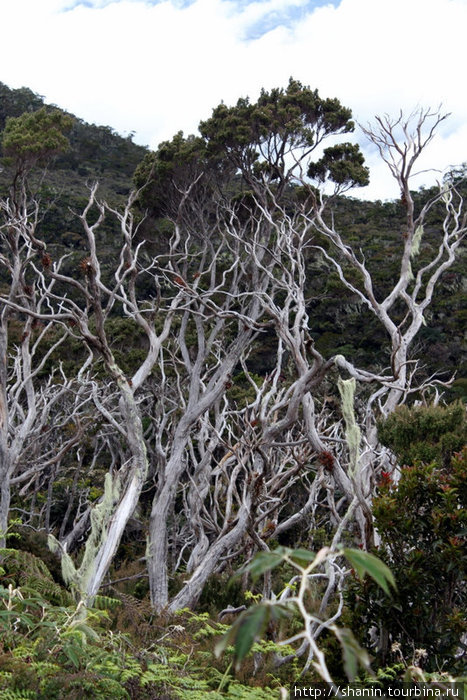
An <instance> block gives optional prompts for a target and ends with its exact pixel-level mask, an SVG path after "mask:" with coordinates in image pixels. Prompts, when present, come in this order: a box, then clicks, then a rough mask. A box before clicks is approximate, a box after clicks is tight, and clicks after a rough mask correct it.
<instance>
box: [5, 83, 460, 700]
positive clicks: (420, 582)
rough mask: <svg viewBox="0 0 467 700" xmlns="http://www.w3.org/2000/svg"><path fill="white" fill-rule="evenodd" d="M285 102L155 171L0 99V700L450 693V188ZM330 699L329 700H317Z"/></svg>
mask: <svg viewBox="0 0 467 700" xmlns="http://www.w3.org/2000/svg"><path fill="white" fill-rule="evenodd" d="M444 119H445V116H444V115H443V114H441V113H439V112H431V111H429V110H423V109H421V110H419V111H418V112H417V113H416V114H413V115H411V116H410V117H409V118H407V119H405V118H404V116H403V115H401V116H400V117H399V118H398V119H396V120H393V121H392V120H390V118H389V117H386V118H381V119H377V120H376V121H375V124H374V125H373V126H372V127H368V130H367V131H366V136H367V138H368V139H369V140H370V141H371V142H372V143H373V145H374V146H375V147H376V148H377V149H378V150H379V152H380V155H381V157H382V158H383V160H384V161H385V162H386V163H387V165H388V167H389V168H390V169H391V172H392V174H393V176H394V177H395V178H396V180H397V182H398V185H399V188H400V192H401V196H400V199H399V200H397V201H387V202H380V201H378V202H365V201H361V200H359V199H356V198H355V197H352V194H351V193H352V191H353V188H356V187H359V186H363V185H365V184H367V182H368V178H369V177H370V176H371V174H370V173H369V171H368V169H367V167H366V166H365V163H364V159H363V155H362V153H361V151H360V149H359V147H358V146H357V145H355V144H353V143H350V142H349V141H348V140H347V139H348V136H347V135H348V134H349V133H351V132H352V131H353V130H354V123H353V121H352V115H351V112H350V110H349V109H347V108H346V107H344V106H342V105H341V103H340V102H339V101H338V99H334V98H333V99H330V98H322V97H321V96H320V95H319V94H318V93H317V91H314V90H311V89H310V88H308V87H306V86H303V85H302V84H301V83H299V82H297V81H295V80H293V79H291V80H290V82H289V85H288V86H287V87H286V88H278V89H274V90H271V91H270V92H267V91H265V90H263V91H262V92H261V94H260V96H259V98H258V99H257V101H256V102H252V101H250V99H248V98H241V99H239V101H238V102H237V104H236V105H234V106H232V107H228V106H227V105H224V104H221V105H219V106H218V107H216V108H214V109H213V111H212V115H211V117H210V118H208V119H207V120H205V121H203V122H201V123H200V125H199V133H198V134H197V135H192V136H184V134H182V133H178V134H176V135H174V137H173V139H172V140H171V141H167V142H164V143H161V144H160V145H159V147H158V149H157V150H156V151H155V152H151V151H149V150H148V149H147V148H143V147H141V146H138V145H136V144H134V143H133V141H132V138H131V137H127V138H124V137H121V136H120V135H118V134H117V133H115V132H114V131H113V130H112V129H111V128H110V127H108V126H95V125H89V124H86V123H84V122H83V121H82V120H80V119H79V118H77V117H75V116H74V115H71V114H67V113H65V112H64V111H63V110H59V109H57V108H56V107H54V106H50V105H46V104H44V101H43V99H42V98H41V97H39V96H38V95H35V94H34V93H33V92H31V91H30V90H29V89H27V88H21V89H19V90H12V89H10V88H8V87H7V86H6V85H3V84H1V83H0V144H1V158H2V161H1V162H2V166H1V171H0V212H1V218H0V236H1V251H0V263H1V265H0V481H1V485H0V547H1V548H0V627H1V630H2V635H1V639H0V697H2V698H37V697H38V698H45V697H47V698H82V697H83V698H84V697H101V698H114V697H115V698H160V699H162V698H166V699H167V700H169V699H171V698H186V699H190V700H196V699H197V698H205V697H212V698H213V699H214V698H221V697H232V698H242V697H244V698H252V699H253V698H287V697H289V694H290V697H294V695H293V692H292V688H293V687H294V684H296V686H297V687H306V686H307V685H308V684H310V683H316V682H319V681H324V682H327V683H329V684H337V685H339V684H342V683H344V682H348V681H353V682H358V683H359V684H360V685H361V686H362V687H364V688H381V689H384V688H387V687H388V686H389V685H391V686H394V685H395V684H397V683H400V682H403V681H405V682H411V683H416V682H432V683H436V684H437V686H436V687H440V688H443V687H444V688H446V687H447V685H446V684H449V683H452V682H454V680H457V681H460V680H465V678H466V677H467V670H466V657H467V653H466V652H467V616H466V609H467V587H466V569H467V550H466V537H467V448H466V443H467V420H466V414H465V397H466V394H467V372H466V364H467V351H466V344H465V318H466V308H467V305H466V294H467V289H466V276H465V253H464V249H463V247H462V244H463V240H464V238H465V233H466V231H467V217H466V210H465V208H464V198H465V194H466V191H467V187H466V182H465V172H464V169H463V168H459V169H458V170H455V171H452V172H451V173H449V175H447V176H446V177H445V178H444V180H443V182H441V183H440V184H439V186H438V185H437V186H436V187H433V188H427V189H421V190H419V191H413V190H412V189H411V187H410V181H411V175H412V174H413V173H414V172H416V169H417V160H418V158H419V156H420V155H421V154H422V152H424V151H425V150H426V149H429V146H430V142H431V140H432V139H433V138H436V128H437V126H438V125H439V124H440V123H441V122H442V121H443V120H444ZM329 687H331V688H332V687H333V686H332V685H331V686H329Z"/></svg>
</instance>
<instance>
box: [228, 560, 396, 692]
mask: <svg viewBox="0 0 467 700" xmlns="http://www.w3.org/2000/svg"><path fill="white" fill-rule="evenodd" d="M339 554H342V555H343V556H344V557H345V558H346V559H347V560H348V561H349V563H350V564H351V565H352V566H353V567H354V568H355V570H356V571H357V572H358V575H359V576H361V577H362V578H363V577H364V576H365V575H367V574H368V576H370V577H371V578H372V579H373V580H374V581H375V582H376V583H377V585H378V586H380V587H381V588H382V589H383V591H384V592H385V593H386V594H387V595H390V591H389V585H391V586H393V587H395V581H394V577H393V575H392V573H391V571H390V570H389V568H388V567H387V566H386V565H385V564H384V563H383V562H382V561H380V560H379V559H378V558H377V557H375V556H374V555H372V554H370V553H368V552H363V551H361V550H356V549H349V548H341V549H340V550H339V552H331V550H330V549H329V548H327V547H324V548H323V549H321V550H320V551H319V552H318V553H317V554H315V553H314V552H309V551H307V550H305V549H296V550H292V549H288V548H286V547H279V548H277V549H276V550H274V551H268V552H259V553H258V554H257V555H256V556H255V557H254V558H253V559H252V561H251V562H249V563H248V564H247V565H246V566H245V567H244V568H243V569H242V572H249V573H250V574H251V575H252V577H253V579H255V578H258V577H259V576H261V575H263V574H265V573H267V572H269V571H272V570H273V569H275V568H276V567H278V566H280V565H281V564H283V563H285V562H287V563H289V564H291V565H292V566H293V567H294V568H295V569H296V570H297V571H298V572H299V573H300V576H301V584H300V590H299V592H298V593H297V594H296V595H293V596H291V597H289V598H288V599H286V601H285V602H283V603H281V602H279V601H277V600H276V599H275V598H274V599H273V600H272V601H264V602H262V603H259V604H257V605H254V606H252V607H251V608H249V609H248V610H245V611H244V612H243V613H242V614H241V615H240V616H239V618H238V619H237V620H236V621H235V622H234V624H233V625H232V626H231V628H230V629H229V631H228V632H227V633H226V634H225V635H224V636H223V638H222V639H221V640H220V641H219V643H218V644H217V646H216V654H217V655H221V654H222V653H223V652H225V650H226V649H228V648H229V646H230V645H233V648H234V660H235V663H236V668H237V669H238V668H240V666H241V663H242V661H243V660H244V659H245V657H246V656H247V654H248V653H249V652H250V651H251V649H252V647H253V645H254V643H255V641H256V640H257V639H259V638H261V637H262V636H263V635H264V633H265V631H266V629H267V628H268V627H269V626H270V625H271V624H273V623H276V622H279V621H281V620H283V619H284V618H288V617H291V616H292V614H297V612H298V611H299V612H300V615H301V616H303V623H304V625H305V630H304V631H303V632H302V633H299V634H297V635H296V636H295V637H294V639H303V638H307V626H308V623H309V620H310V619H311V618H310V617H309V616H308V614H307V613H305V612H304V605H305V602H304V598H305V593H306V592H307V591H308V577H309V576H310V574H311V573H312V572H313V571H314V570H315V569H318V568H319V567H320V566H321V565H322V564H324V563H325V562H326V561H328V560H329V559H330V558H333V557H336V556H339ZM242 572H241V573H242ZM330 629H331V630H332V631H333V633H334V634H335V636H336V638H337V639H338V640H339V643H340V644H341V646H342V651H343V657H344V669H345V671H346V673H347V677H348V678H349V679H350V680H353V679H354V678H355V676H356V675H357V671H358V668H359V667H360V666H362V667H364V668H367V669H369V667H370V658H369V656H368V654H367V652H366V651H365V650H364V649H362V648H361V647H360V645H359V644H358V642H357V640H356V639H355V637H354V635H353V633H352V631H351V630H349V629H342V628H338V627H337V626H335V625H332V626H331V627H330ZM320 668H321V670H320V673H322V672H324V670H325V669H323V668H322V667H320ZM323 677H325V676H323Z"/></svg>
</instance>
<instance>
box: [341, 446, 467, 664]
mask: <svg viewBox="0 0 467 700" xmlns="http://www.w3.org/2000/svg"><path fill="white" fill-rule="evenodd" d="M373 514H374V518H375V525H376V528H377V530H378V532H379V533H380V535H381V539H382V544H381V546H380V547H379V549H378V556H380V557H381V558H382V559H383V560H385V561H386V562H387V563H388V565H389V566H390V567H391V570H392V572H393V574H394V578H395V582H396V585H397V591H396V592H394V594H393V598H392V600H391V601H387V600H384V601H383V600H382V598H381V596H380V594H379V592H378V590H377V589H376V588H375V586H374V585H372V584H371V582H366V583H364V584H356V583H354V584H353V585H352V586H351V589H350V593H349V604H350V607H351V608H352V610H353V620H354V621H355V624H357V622H358V625H359V628H360V629H362V628H364V629H366V631H367V632H366V633H367V634H369V630H370V628H372V627H374V628H375V629H378V630H379V631H380V639H379V641H378V645H377V646H378V653H379V659H380V661H381V662H382V663H383V664H385V663H387V662H388V660H389V659H390V647H391V645H390V640H392V641H393V642H397V643H398V644H399V645H400V648H401V650H402V654H403V656H404V657H410V655H411V654H412V653H413V650H414V649H415V648H423V649H425V650H426V652H427V660H426V667H427V668H428V669H432V670H434V669H435V668H437V666H438V665H439V664H440V663H445V664H450V668H455V664H456V661H455V658H454V657H455V653H456V649H457V648H458V646H459V644H460V638H461V636H462V634H463V633H464V632H465V630H466V629H467V620H466V618H465V610H466V609H467V591H466V588H465V578H466V575H467V547H466V543H467V536H466V535H467V448H466V449H464V450H463V452H462V453H459V454H457V455H453V456H452V458H451V460H450V464H449V466H447V467H443V466H441V465H440V464H439V463H430V464H424V463H416V464H415V465H414V466H411V467H404V468H403V469H402V470H401V476H400V480H399V482H398V483H397V485H396V484H394V483H393V482H392V481H391V479H390V477H388V476H386V475H383V480H382V482H381V485H380V490H379V495H378V497H377V498H375V499H374V501H373ZM362 623H363V625H362Z"/></svg>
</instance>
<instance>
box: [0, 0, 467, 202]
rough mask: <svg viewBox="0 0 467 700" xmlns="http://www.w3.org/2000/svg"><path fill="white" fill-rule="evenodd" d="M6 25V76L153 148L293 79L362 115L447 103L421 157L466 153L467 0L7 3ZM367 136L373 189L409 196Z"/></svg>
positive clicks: (2, 4) (452, 159) (434, 160)
mask: <svg viewBox="0 0 467 700" xmlns="http://www.w3.org/2000/svg"><path fill="white" fill-rule="evenodd" d="M0 22H1V24H0V26H1V34H0V67H1V70H0V81H1V82H4V83H6V84H7V85H8V86H9V87H12V88H18V87H22V86H26V87H29V88H31V89H32V90H34V91H35V92H37V93H39V94H40V95H42V96H44V98H45V100H46V101H47V102H51V103H54V104H56V105H58V106H59V107H62V108H64V109H66V110H68V111H70V112H72V113H74V114H76V115H77V116H78V117H80V118H82V119H84V120H85V121H88V122H92V123H96V124H104V125H109V126H112V127H113V128H114V129H116V130H117V131H118V132H119V133H121V134H123V135H127V134H128V133H130V132H132V131H134V132H135V136H134V140H135V141H136V142H137V143H141V144H144V145H148V146H150V147H151V148H156V147H157V145H158V143H160V141H162V140H164V139H169V138H171V137H172V135H173V134H174V133H176V132H177V131H179V130H183V131H184V132H185V133H186V134H188V133H194V132H195V131H196V128H197V125H198V123H199V121H200V120H201V119H205V118H207V117H209V115H210V113H211V109H212V108H213V107H214V106H216V105H217V104H218V103H219V102H221V101H224V102H225V103H226V104H233V103H235V102H236V101H237V99H238V97H240V96H245V95H248V96H250V98H252V100H255V99H256V97H257V96H258V93H259V90H260V88H261V87H265V88H267V89H270V88H272V87H279V86H284V87H285V86H286V85H287V83H288V80H289V77H290V76H293V77H294V78H296V79H298V80H300V81H301V82H302V83H304V84H306V85H309V86H310V87H311V88H313V89H314V88H317V89H318V90H319V93H320V95H321V96H322V97H337V98H339V100H340V101H341V102H342V104H344V105H345V106H347V107H350V108H351V109H352V111H353V115H354V118H355V120H356V121H357V122H360V123H363V124H367V122H368V121H369V120H372V118H373V117H374V115H375V114H384V113H388V114H390V115H394V116H395V115H397V114H398V112H399V110H400V109H401V108H402V109H403V110H404V111H406V112H407V113H408V112H410V111H412V110H413V109H414V108H416V107H417V106H423V107H428V106H431V107H433V108H437V107H438V106H439V105H440V104H442V109H443V111H447V112H451V113H452V116H451V117H450V119H449V120H447V121H445V122H444V123H443V125H442V127H441V128H440V130H439V133H438V136H437V139H436V140H435V142H434V143H433V144H432V146H431V147H430V151H429V152H428V154H427V158H426V161H425V162H424V163H423V164H422V166H423V167H425V168H429V167H430V168H431V167H432V168H436V169H438V170H444V169H446V167H447V166H449V165H454V164H460V163H462V162H465V161H467V90H466V87H465V73H466V67H467V66H466V64H467V60H466V49H465V42H466V39H465V36H466V31H467V0H334V1H333V2H329V1H327V0H259V1H256V2H255V1H250V0H188V1H186V0H166V1H161V2H154V1H150V0H146V1H143V0H80V1H77V0H0ZM357 139H358V141H359V142H360V143H361V144H362V147H363V148H364V151H365V156H366V160H367V164H368V165H369V166H370V168H371V175H372V184H371V185H370V186H369V187H368V188H365V189H364V190H363V191H362V194H364V195H365V196H366V197H368V198H370V197H371V198H380V199H389V198H393V197H396V196H397V195H398V191H397V187H396V185H395V184H393V182H392V181H391V179H390V178H389V177H385V175H384V171H383V168H382V167H381V166H380V164H379V162H378V160H377V157H376V154H375V153H374V152H372V151H371V150H369V149H368V148H367V147H366V146H365V142H364V139H363V137H362V135H361V134H358V135H357ZM437 177H440V174H439V173H432V172H431V173H429V174H425V175H423V176H422V179H420V180H419V181H418V182H414V187H415V186H417V185H418V184H420V183H421V182H424V184H433V183H434V182H435V180H436V178H437Z"/></svg>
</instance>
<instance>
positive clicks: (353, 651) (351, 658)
mask: <svg viewBox="0 0 467 700" xmlns="http://www.w3.org/2000/svg"><path fill="white" fill-rule="evenodd" d="M332 630H333V631H334V634H335V635H336V637H337V639H338V640H339V643H340V645H341V647H342V654H343V658H344V670H345V673H346V675H347V678H348V679H349V680H350V681H353V680H354V679H355V677H356V675H357V672H358V667H359V665H360V666H363V668H364V669H366V670H367V671H368V672H369V673H371V667H370V657H369V655H368V652H367V651H366V649H363V648H362V647H361V646H360V644H359V643H358V642H357V640H356V639H355V637H354V635H353V633H352V630H349V629H347V628H339V627H332Z"/></svg>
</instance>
